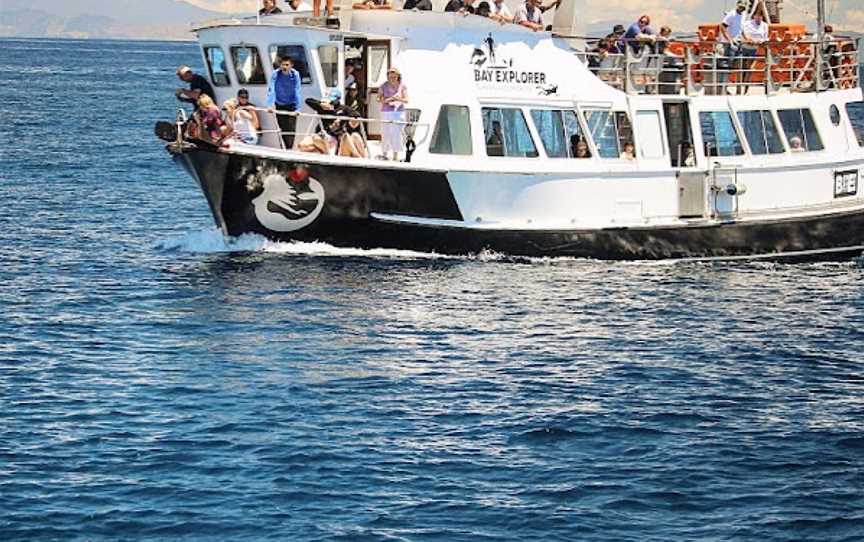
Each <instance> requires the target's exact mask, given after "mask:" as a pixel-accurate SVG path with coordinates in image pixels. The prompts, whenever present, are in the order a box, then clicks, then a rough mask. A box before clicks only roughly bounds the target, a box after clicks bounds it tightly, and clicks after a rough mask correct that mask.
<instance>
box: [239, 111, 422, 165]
mask: <svg viewBox="0 0 864 542" xmlns="http://www.w3.org/2000/svg"><path fill="white" fill-rule="evenodd" d="M254 109H255V111H257V113H258V115H259V116H261V115H275V116H277V117H278V116H294V117H297V119H298V121H299V120H300V119H310V120H311V121H312V122H309V123H303V124H305V126H306V128H305V129H302V128H301V129H298V130H295V131H292V132H288V131H282V130H281V129H279V128H275V129H261V130H258V134H259V135H261V136H264V135H266V134H271V135H274V136H276V137H275V139H276V141H277V145H278V148H281V149H283V150H284V149H285V145H284V140H283V137H282V136H286V135H290V136H294V148H295V150H296V149H297V147H299V146H300V145H301V142H302V141H303V140H304V139H305V138H306V137H313V136H315V135H316V134H329V132H328V130H327V127H328V125H329V124H330V123H332V122H340V123H344V124H345V128H346V130H345V131H346V132H349V133H358V134H360V137H361V139H362V141H363V148H362V153H363V154H364V156H363V157H365V158H371V157H372V149H370V141H376V140H377V139H378V136H377V134H379V133H381V132H382V130H383V128H384V126H387V125H392V126H398V127H400V129H401V131H402V136H403V139H404V141H405V144H406V148H409V147H410V148H412V149H413V148H414V147H416V146H417V145H419V144H422V143H424V142H425V141H426V140H427V139H428V138H429V135H430V125H429V124H428V123H421V122H418V120H419V117H420V111H419V110H417V109H408V110H406V120H404V121H402V120H384V119H380V118H365V117H352V116H344V115H328V114H320V115H319V114H317V113H303V112H299V111H291V112H289V111H278V110H274V109H270V108H261V107H256V108H254ZM274 124H276V125H277V126H278V121H274ZM297 124H298V126H299V125H301V123H300V122H298V123H297ZM342 143H343V142H342V141H341V140H339V139H336V140H335V145H336V147H335V148H333V149H331V150H332V152H334V153H338V150H339V145H341V144H342ZM259 144H260V145H262V146H266V145H265V144H264V142H261V143H259ZM412 152H413V150H412Z"/></svg>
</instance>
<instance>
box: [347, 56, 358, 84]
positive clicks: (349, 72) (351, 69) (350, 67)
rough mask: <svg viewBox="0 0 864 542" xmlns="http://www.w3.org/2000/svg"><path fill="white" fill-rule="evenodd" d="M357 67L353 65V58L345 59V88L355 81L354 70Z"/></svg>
mask: <svg viewBox="0 0 864 542" xmlns="http://www.w3.org/2000/svg"><path fill="white" fill-rule="evenodd" d="M356 69H357V66H355V65H354V61H353V60H346V61H345V88H346V89H347V88H348V87H350V86H351V85H353V84H354V82H355V81H357V78H356V77H355V76H354V70H356Z"/></svg>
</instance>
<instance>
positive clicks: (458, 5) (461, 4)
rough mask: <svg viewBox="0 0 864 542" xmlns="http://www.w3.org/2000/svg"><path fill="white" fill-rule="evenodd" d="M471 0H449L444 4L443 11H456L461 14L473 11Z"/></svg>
mask: <svg viewBox="0 0 864 542" xmlns="http://www.w3.org/2000/svg"><path fill="white" fill-rule="evenodd" d="M471 2H472V0H450V1H449V2H447V5H446V6H444V11H451V12H456V13H461V14H462V15H468V14H470V13H474V7H473V6H472V5H471Z"/></svg>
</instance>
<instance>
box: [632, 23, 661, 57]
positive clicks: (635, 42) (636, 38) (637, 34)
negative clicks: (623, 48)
mask: <svg viewBox="0 0 864 542" xmlns="http://www.w3.org/2000/svg"><path fill="white" fill-rule="evenodd" d="M650 24H651V17H649V16H648V15H642V16H641V17H639V20H638V21H636V22H635V23H633V24H631V25H630V28H628V29H627V32H626V33H625V34H624V41H625V42H626V43H629V44H630V48H631V49H632V50H633V52H634V53H637V54H638V53H639V52H640V51H641V50H642V47H643V46H644V45H645V44H646V43H648V44H652V45H653V44H654V42H655V41H656V40H657V36H655V35H654V30H652V29H651V26H649V25H650Z"/></svg>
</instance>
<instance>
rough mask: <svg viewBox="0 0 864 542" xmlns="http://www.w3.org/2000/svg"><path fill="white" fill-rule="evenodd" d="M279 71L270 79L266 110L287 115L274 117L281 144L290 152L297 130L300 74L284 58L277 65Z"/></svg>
mask: <svg viewBox="0 0 864 542" xmlns="http://www.w3.org/2000/svg"><path fill="white" fill-rule="evenodd" d="M279 66H280V69H279V70H277V71H275V72H273V75H272V76H271V77H270V86H269V87H268V88H267V108H268V109H267V110H268V111H269V112H270V113H274V108H275V110H276V111H283V112H285V113H288V114H282V115H278V114H277V115H276V122H277V123H278V124H279V131H280V132H281V133H282V142H283V143H284V144H285V148H286V149H288V150H290V149H291V148H292V147H293V146H294V132H295V131H296V129H297V114H296V111H297V108H298V107H300V103H301V100H302V93H301V91H300V73H299V72H298V71H297V70H295V69H294V62H293V61H292V60H291V59H290V58H289V57H287V56H286V57H285V58H283V59H282V61H281V62H280V63H279Z"/></svg>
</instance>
